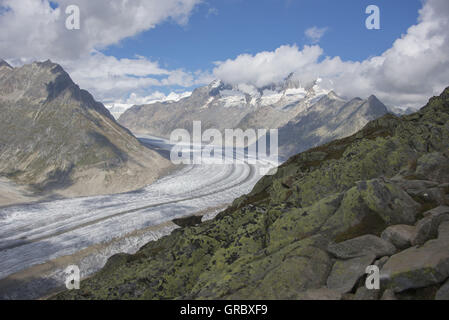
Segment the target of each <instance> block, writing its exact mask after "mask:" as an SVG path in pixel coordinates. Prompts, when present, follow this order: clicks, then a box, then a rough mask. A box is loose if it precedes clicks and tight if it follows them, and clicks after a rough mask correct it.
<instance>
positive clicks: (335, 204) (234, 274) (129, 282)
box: [56, 88, 449, 299]
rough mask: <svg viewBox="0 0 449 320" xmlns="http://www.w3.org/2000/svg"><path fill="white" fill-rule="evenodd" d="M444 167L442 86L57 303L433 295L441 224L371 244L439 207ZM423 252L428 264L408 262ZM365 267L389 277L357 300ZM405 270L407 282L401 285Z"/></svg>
mask: <svg viewBox="0 0 449 320" xmlns="http://www.w3.org/2000/svg"><path fill="white" fill-rule="evenodd" d="M435 159H440V160H439V161H436V160H435ZM442 159H444V161H442ZM448 162H449V88H448V89H446V91H445V92H444V93H443V94H442V95H441V96H440V97H435V98H432V99H431V100H430V101H429V103H428V105H427V106H426V107H424V108H423V109H421V110H420V111H419V112H417V113H415V114H412V115H409V116H403V117H401V118H399V117H396V116H393V115H386V116H384V117H382V118H380V119H378V120H375V121H372V122H370V123H369V124H368V125H367V126H366V127H365V128H364V129H363V130H361V131H359V132H358V133H356V134H354V135H352V136H350V137H348V138H345V139H342V140H336V141H333V142H331V143H329V144H326V145H323V146H320V147H317V148H314V149H311V150H309V151H307V152H304V153H301V154H299V155H296V156H294V157H292V158H290V159H289V160H288V161H287V162H286V163H284V164H283V165H282V166H281V167H280V168H279V170H278V172H277V174H276V175H274V176H267V177H264V178H263V179H262V180H261V181H260V182H259V183H258V184H257V185H256V186H255V188H254V189H253V191H252V192H251V193H250V194H248V195H246V196H243V197H241V198H239V199H237V200H235V201H234V203H233V205H232V206H231V207H229V208H228V209H226V210H225V211H224V212H222V213H220V214H219V215H218V216H217V217H216V218H215V219H214V220H211V221H208V222H205V223H203V224H201V225H199V226H191V227H185V228H182V229H178V230H176V231H174V232H173V233H172V234H171V235H170V236H167V237H164V238H162V239H160V240H159V241H156V242H151V243H148V244H147V245H146V246H144V247H143V248H142V249H141V250H140V251H139V252H138V253H137V254H136V255H132V256H126V258H125V259H121V260H120V261H119V260H118V259H115V260H114V259H112V260H111V263H110V264H108V268H107V269H105V270H103V271H101V272H99V273H98V274H97V275H95V276H93V277H92V278H89V279H87V280H85V281H83V282H82V283H81V288H82V289H81V290H79V291H74V292H65V293H62V294H59V295H58V296H56V298H58V299H115V298H122V299H175V298H181V299H192V298H193V299H218V298H219V299H222V298H224V299H310V298H313V299H339V298H340V297H342V296H343V295H344V297H345V299H348V298H356V299H361V298H363V297H365V298H367V299H378V298H379V297H382V296H383V298H384V299H385V298H387V297H388V298H389V299H401V298H402V299H410V298H413V297H420V298H433V297H435V295H436V292H437V291H438V287H439V286H441V289H440V290H439V291H438V292H439V294H438V297H442V296H444V292H446V291H447V290H446V287H447V284H446V285H445V286H443V282H444V280H445V279H446V278H447V275H448V274H449V273H448V272H449V269H448V266H449V264H447V261H448V260H447V245H440V244H441V243H443V242H444V243H446V242H445V241H447V239H448V237H449V234H448V232H449V228H447V226H448V224H447V222H446V220H445V219H432V224H431V225H432V228H436V230H438V232H437V233H432V232H428V233H426V235H427V236H426V239H425V241H427V242H426V244H425V245H424V246H422V247H419V248H418V247H413V248H409V249H407V248H394V247H393V245H392V244H391V243H389V242H388V240H386V239H380V238H379V237H380V236H381V235H382V234H383V233H384V231H385V230H386V229H387V228H388V227H389V226H394V225H407V226H410V228H411V229H416V230H421V229H422V228H421V226H422V225H423V221H424V222H425V221H427V220H428V219H429V218H428V217H429V216H430V215H432V216H434V215H435V212H437V213H438V212H441V211H442V210H443V209H444V210H446V209H445V208H446V207H444V206H445V205H447V204H448V202H449V199H448V195H449V187H448V185H449V184H448V182H449V168H448V166H447V163H448ZM436 170H437V172H438V173H439V174H438V175H435V174H434V172H435V171H436ZM429 180H430V181H429ZM437 220H438V221H439V222H441V224H440V225H436V224H437V222H438V221H437ZM445 223H446V224H445ZM411 232H412V233H414V231H413V230H412V231H411ZM367 235H370V236H367ZM432 237H438V239H432ZM370 241H371V242H372V243H370ZM361 244H363V245H362V246H361ZM409 245H412V244H411V243H410V241H409ZM335 248H340V249H339V250H337V251H338V252H337V251H336V250H335ZM401 250H404V251H401ZM407 250H408V251H407ZM428 250H430V251H428ZM443 251H444V252H443ZM342 252H343V253H345V255H344V257H345V259H343V258H341V257H342ZM348 252H349V254H347V253H348ZM437 252H439V253H438V254H436V253H437ZM429 255H431V256H432V255H433V256H435V257H436V258H435V259H434V260H435V261H434V263H433V264H428V265H427V264H426V263H425V262H422V261H421V262H420V261H412V260H413V259H414V257H425V256H429ZM390 256H391V257H390ZM403 256H406V257H410V259H412V260H410V261H407V259H401V257H403ZM348 257H350V258H349V259H347V258H348ZM376 259H378V260H376ZM390 260H391V262H390ZM367 264H375V265H378V266H379V267H380V268H383V270H384V271H385V272H389V275H388V274H387V276H386V277H385V278H384V279H383V280H384V281H386V283H382V288H381V290H380V292H376V293H375V294H362V293H361V292H362V291H363V287H364V278H363V276H364V269H365V267H366V266H365V265H367ZM407 265H410V267H409V268H407ZM429 268H433V269H430V275H429V274H426V273H427V272H428V271H429ZM409 269H413V277H407V278H406V280H407V281H406V286H405V285H403V286H400V285H398V283H399V284H402V283H404V281H402V280H401V279H403V278H404V277H406V276H407V270H409ZM388 270H390V271H388ZM435 274H437V276H434V275H435ZM445 277H446V278H445ZM401 281H402V282H401ZM427 285H429V286H431V287H425V286H427ZM423 286H424V287H423ZM387 289H388V290H387ZM390 289H393V290H390ZM385 290H386V291H385ZM410 290H412V291H410ZM445 290H446V291H445ZM384 291H385V292H384Z"/></svg>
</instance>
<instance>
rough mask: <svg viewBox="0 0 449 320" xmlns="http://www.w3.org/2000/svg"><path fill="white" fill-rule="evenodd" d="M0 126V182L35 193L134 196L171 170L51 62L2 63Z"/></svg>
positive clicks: (0, 68)
mask: <svg viewBox="0 0 449 320" xmlns="http://www.w3.org/2000/svg"><path fill="white" fill-rule="evenodd" d="M0 123H1V126H0V174H1V175H2V176H5V177H7V178H9V179H11V180H13V181H14V182H16V183H19V184H23V185H28V186H31V187H32V189H33V190H34V191H40V192H50V191H54V192H56V193H58V194H62V195H66V196H81V195H92V194H104V193H115V192H123V191H129V190H134V189H137V188H139V187H141V186H144V185H146V184H149V183H151V182H152V181H154V180H155V179H156V177H157V176H158V175H159V174H160V173H161V171H162V170H163V169H164V168H167V167H168V166H169V165H170V164H169V162H168V161H167V160H164V159H163V158H162V157H160V156H159V155H158V154H156V153H155V152H153V151H150V150H148V149H147V148H145V147H144V146H142V145H141V144H140V143H139V141H138V140H137V139H136V138H135V137H134V136H133V135H132V134H131V133H130V132H129V131H128V130H126V129H124V128H123V127H121V126H120V125H119V124H117V123H116V121H115V120H114V119H113V117H112V116H111V115H110V113H109V111H107V110H106V108H105V107H104V106H103V105H102V104H101V103H99V102H96V101H95V100H94V99H93V97H92V96H91V95H90V94H89V93H88V92H87V91H84V90H80V88H79V87H78V86H77V85H75V84H74V83H73V81H72V80H71V78H70V76H69V75H68V74H67V73H66V72H65V71H64V70H63V69H62V67H61V66H59V65H57V64H54V63H52V62H51V61H46V62H43V63H39V62H36V63H33V64H29V65H24V66H23V67H20V68H11V67H10V66H9V65H6V64H4V63H1V66H0Z"/></svg>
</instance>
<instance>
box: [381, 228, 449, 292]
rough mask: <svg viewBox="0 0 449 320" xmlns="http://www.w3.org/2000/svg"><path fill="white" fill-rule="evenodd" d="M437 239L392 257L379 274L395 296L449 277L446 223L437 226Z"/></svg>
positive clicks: (448, 239)
mask: <svg viewBox="0 0 449 320" xmlns="http://www.w3.org/2000/svg"><path fill="white" fill-rule="evenodd" d="M438 233H439V236H438V239H435V240H430V241H428V242H426V243H425V244H424V245H423V246H421V247H412V248H409V249H407V250H404V251H402V252H400V253H398V254H396V255H394V256H392V257H391V258H390V259H389V260H388V261H387V263H386V264H385V266H384V267H383V268H382V271H381V278H382V279H384V280H385V281H386V282H387V285H388V287H389V288H391V289H392V290H394V291H395V292H402V291H405V290H407V289H412V288H423V287H427V286H431V285H435V284H438V283H441V282H443V281H444V280H446V279H447V278H448V277H449V222H444V223H442V224H441V225H440V228H439V231H438Z"/></svg>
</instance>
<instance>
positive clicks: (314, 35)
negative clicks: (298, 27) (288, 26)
mask: <svg viewBox="0 0 449 320" xmlns="http://www.w3.org/2000/svg"><path fill="white" fill-rule="evenodd" d="M326 31H327V28H318V27H311V28H309V29H307V30H306V31H305V32H304V34H305V35H306V37H307V38H309V40H310V41H312V43H318V42H319V41H320V40H321V38H322V37H323V36H324V34H325V33H326Z"/></svg>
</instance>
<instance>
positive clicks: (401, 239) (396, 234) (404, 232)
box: [381, 224, 416, 250]
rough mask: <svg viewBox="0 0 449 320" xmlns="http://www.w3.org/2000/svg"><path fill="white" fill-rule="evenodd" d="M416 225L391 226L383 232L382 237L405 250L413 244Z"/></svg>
mask: <svg viewBox="0 0 449 320" xmlns="http://www.w3.org/2000/svg"><path fill="white" fill-rule="evenodd" d="M415 233H416V231H415V227H414V226H408V225H405V224H400V225H395V226H390V227H388V228H387V229H385V231H384V232H382V235H381V238H382V239H384V240H386V241H388V242H391V243H392V244H393V245H394V246H395V247H396V248H398V249H400V250H403V249H407V248H410V247H411V246H412V241H413V239H414V238H415Z"/></svg>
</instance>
